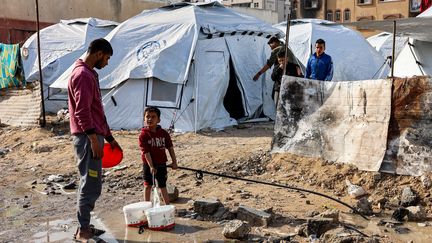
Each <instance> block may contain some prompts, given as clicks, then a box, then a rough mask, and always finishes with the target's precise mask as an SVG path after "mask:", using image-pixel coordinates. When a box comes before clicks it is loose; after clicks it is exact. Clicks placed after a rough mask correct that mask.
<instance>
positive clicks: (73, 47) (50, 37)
mask: <svg viewBox="0 0 432 243" xmlns="http://www.w3.org/2000/svg"><path fill="white" fill-rule="evenodd" d="M117 25H118V23H116V22H113V21H108V20H101V19H96V18H81V19H72V20H61V21H60V23H58V24H55V25H51V26H49V27H46V28H44V29H42V30H41V31H40V40H41V44H40V47H41V66H42V74H43V82H44V86H45V88H44V91H45V92H44V97H45V98H47V97H48V86H49V85H50V84H52V83H53V82H54V81H55V80H56V79H57V78H58V77H59V76H60V75H61V74H62V73H63V72H64V71H66V70H67V69H68V68H69V67H70V65H72V64H73V63H74V62H75V60H76V59H77V58H79V57H80V56H81V55H82V54H83V53H84V52H85V51H86V50H87V47H88V45H89V43H90V42H91V41H92V40H93V39H96V38H101V37H104V36H106V35H107V34H108V33H109V32H110V31H111V30H113V29H114V28H115V27H116V26H117ZM21 57H22V62H23V68H24V75H25V78H26V80H27V82H33V81H36V80H39V65H38V53H37V35H36V34H33V35H32V36H31V37H30V38H29V39H28V40H27V41H26V42H25V43H24V45H23V46H22V48H21ZM45 103H46V107H45V108H46V110H47V111H50V112H57V111H58V109H60V108H62V107H64V106H65V105H66V103H65V102H64V101H63V102H61V101H47V102H45ZM66 106H67V105H66Z"/></svg>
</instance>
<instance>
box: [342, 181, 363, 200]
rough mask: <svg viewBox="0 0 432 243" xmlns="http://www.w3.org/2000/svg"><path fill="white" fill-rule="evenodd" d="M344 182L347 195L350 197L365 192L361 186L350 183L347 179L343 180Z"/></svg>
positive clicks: (359, 195) (361, 194) (358, 195)
mask: <svg viewBox="0 0 432 243" xmlns="http://www.w3.org/2000/svg"><path fill="white" fill-rule="evenodd" d="M345 183H346V185H347V186H348V195H350V196H351V197H353V198H359V197H362V196H364V195H366V194H367V192H366V191H365V189H363V187H361V186H357V185H354V184H352V183H351V182H350V181H349V180H348V179H346V180H345Z"/></svg>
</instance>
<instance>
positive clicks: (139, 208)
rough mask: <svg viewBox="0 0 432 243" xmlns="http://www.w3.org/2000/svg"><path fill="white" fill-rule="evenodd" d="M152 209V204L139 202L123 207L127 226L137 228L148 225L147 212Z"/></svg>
mask: <svg viewBox="0 0 432 243" xmlns="http://www.w3.org/2000/svg"><path fill="white" fill-rule="evenodd" d="M151 207H152V203H151V202H137V203H132V204H128V205H126V206H124V207H123V214H124V217H125V222H126V225H127V226H131V227H137V226H141V225H145V224H147V218H146V215H145V210H146V209H149V208H151Z"/></svg>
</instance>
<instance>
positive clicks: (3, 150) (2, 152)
mask: <svg viewBox="0 0 432 243" xmlns="http://www.w3.org/2000/svg"><path fill="white" fill-rule="evenodd" d="M9 152H10V149H8V148H0V156H4V155H6V154H7V153H9Z"/></svg>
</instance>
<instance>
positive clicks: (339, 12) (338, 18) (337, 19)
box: [335, 9, 341, 22]
mask: <svg viewBox="0 0 432 243" xmlns="http://www.w3.org/2000/svg"><path fill="white" fill-rule="evenodd" d="M340 20H341V11H340V10H339V9H337V10H336V11H335V21H336V22H338V21H340Z"/></svg>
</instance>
